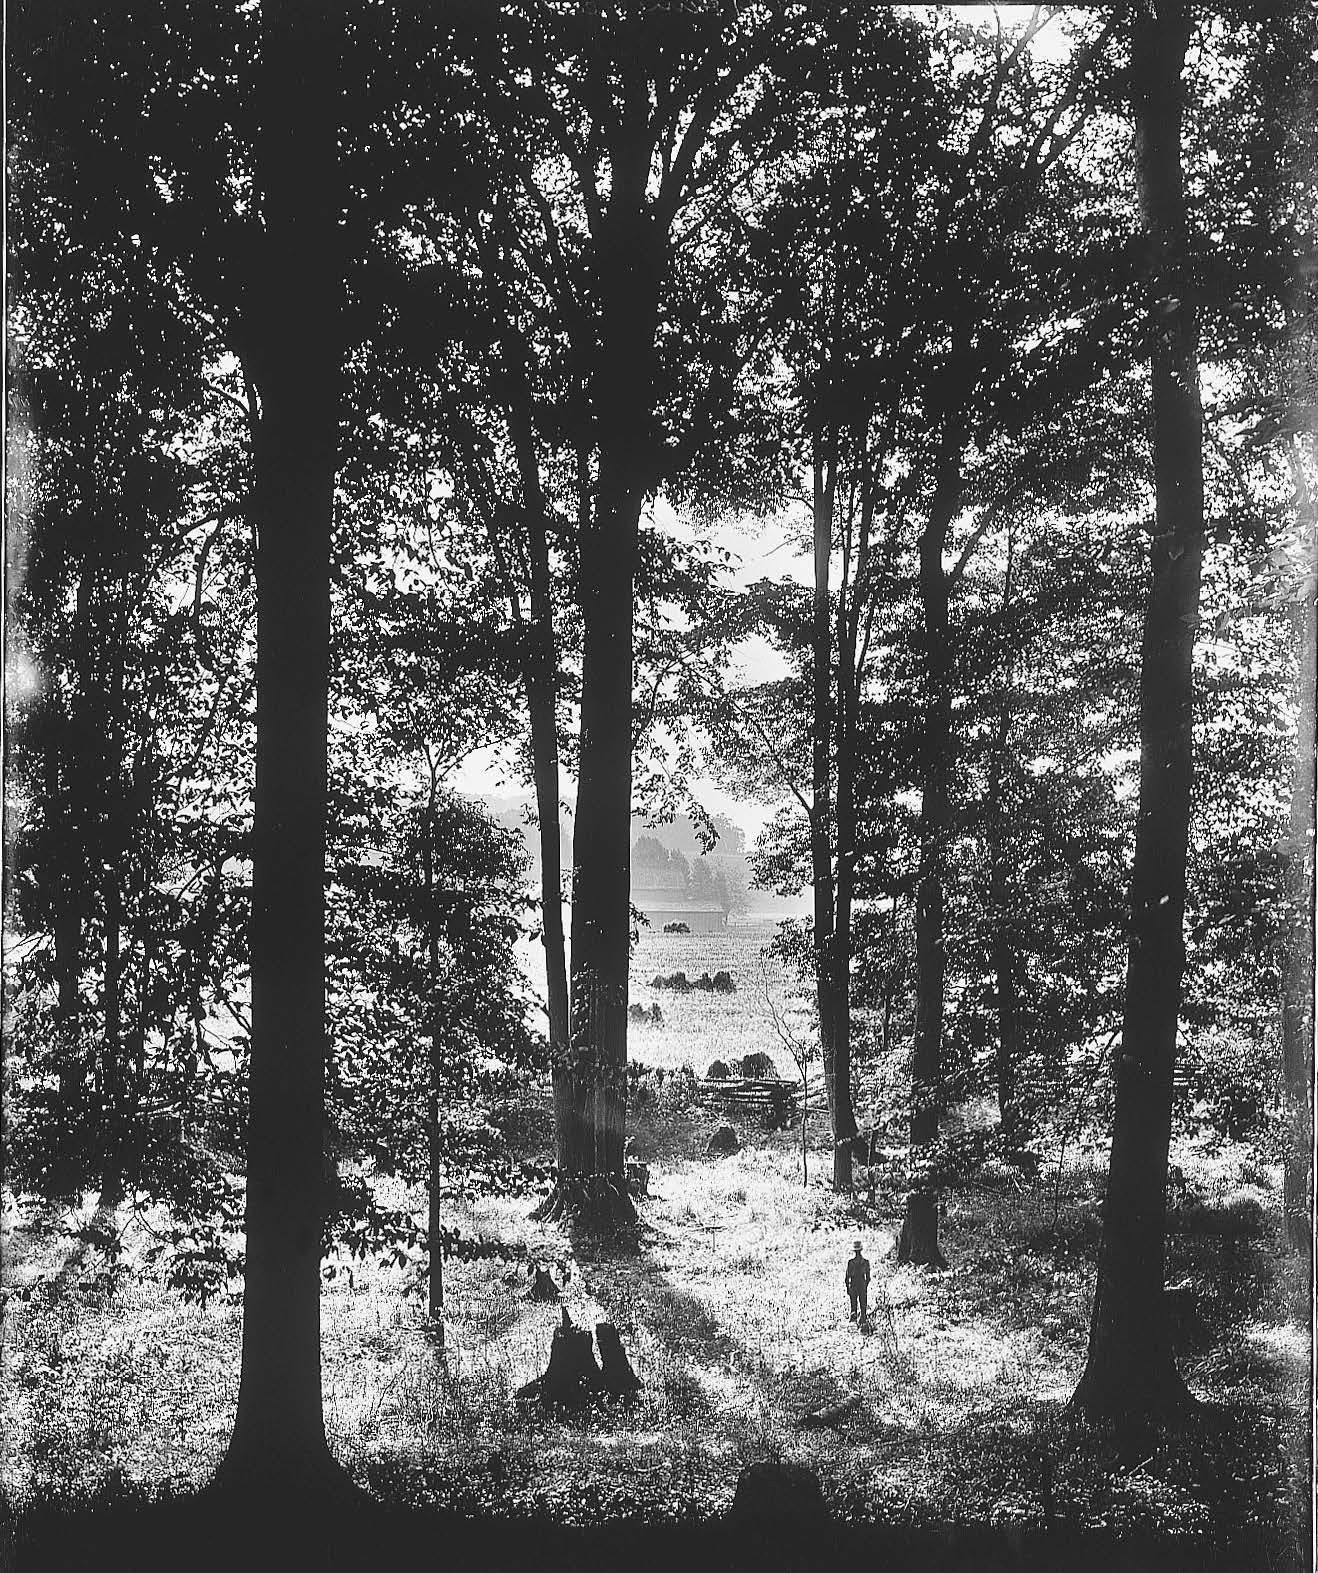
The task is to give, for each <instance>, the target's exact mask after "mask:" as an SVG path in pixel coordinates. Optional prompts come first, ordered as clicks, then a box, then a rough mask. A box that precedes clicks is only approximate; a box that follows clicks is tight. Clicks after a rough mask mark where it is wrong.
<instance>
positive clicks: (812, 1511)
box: [728, 1458, 829, 1529]
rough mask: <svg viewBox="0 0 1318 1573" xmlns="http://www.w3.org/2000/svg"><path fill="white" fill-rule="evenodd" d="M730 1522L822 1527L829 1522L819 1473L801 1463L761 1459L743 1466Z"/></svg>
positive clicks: (748, 1525) (773, 1525)
mask: <svg viewBox="0 0 1318 1573" xmlns="http://www.w3.org/2000/svg"><path fill="white" fill-rule="evenodd" d="M728 1522H729V1523H734V1524H740V1525H744V1526H746V1527H748V1528H749V1527H751V1526H757V1527H758V1526H764V1527H772V1528H794V1529H819V1528H822V1527H824V1526H826V1525H827V1524H828V1522H829V1515H828V1505H827V1503H825V1501H824V1493H823V1491H822V1490H821V1489H820V1486H819V1476H818V1475H816V1474H815V1472H814V1471H813V1470H811V1469H805V1468H803V1467H802V1466H801V1465H800V1464H783V1463H778V1462H776V1461H775V1460H773V1459H767V1458H766V1459H762V1460H761V1461H760V1462H759V1463H756V1464H751V1465H749V1466H748V1467H747V1468H745V1469H743V1470H742V1472H741V1475H740V1476H739V1478H738V1480H737V1492H736V1495H735V1496H734V1497H733V1499H732V1506H731V1507H730V1508H729V1509H728Z"/></svg>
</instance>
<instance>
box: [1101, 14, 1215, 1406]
mask: <svg viewBox="0 0 1318 1573" xmlns="http://www.w3.org/2000/svg"><path fill="white" fill-rule="evenodd" d="M1189 36H1190V19H1189V13H1188V8H1187V7H1186V6H1185V5H1183V4H1173V3H1165V0H1164V3H1160V4H1158V5H1157V6H1156V8H1154V7H1150V8H1149V9H1147V10H1146V9H1144V8H1141V9H1140V10H1139V11H1138V12H1137V13H1136V20H1135V25H1134V37H1133V40H1132V54H1133V65H1134V100H1135V102H1134V109H1135V163H1136V174H1137V179H1138V184H1139V194H1140V208H1141V213H1142V215H1143V220H1144V225H1145V228H1146V230H1147V232H1148V234H1149V237H1150V240H1151V243H1152V245H1151V279H1150V286H1151V288H1150V296H1151V298H1150V302H1149V305H1150V323H1151V333H1152V381H1151V388H1152V398H1153V472H1154V485H1155V492H1156V499H1157V512H1156V521H1155V525H1154V531H1153V538H1152V541H1151V543H1150V567H1151V572H1152V583H1151V585H1150V587H1149V599H1148V605H1147V607H1146V610H1145V616H1144V636H1143V644H1142V649H1141V670H1140V800H1139V818H1138V822H1137V826H1136V832H1135V857H1134V863H1133V866H1132V871H1131V897H1130V900H1131V919H1130V920H1131V936H1130V950H1129V956H1128V960H1127V965H1126V997H1125V1007H1124V1012H1123V1017H1122V1029H1121V1034H1122V1035H1121V1053H1120V1056H1119V1059H1118V1061H1117V1070H1116V1107H1115V1112H1114V1117H1113V1127H1112V1157H1111V1160H1110V1164H1109V1168H1108V1183H1107V1195H1106V1198H1105V1200H1104V1204H1103V1241H1102V1247H1101V1250H1100V1255H1099V1265H1098V1284H1097V1287H1096V1289H1095V1292H1094V1309H1093V1317H1092V1320H1091V1323H1090V1331H1089V1355H1088V1359H1087V1361H1086V1364H1085V1369H1084V1373H1083V1375H1082V1376H1081V1378H1080V1383H1079V1386H1078V1387H1077V1388H1076V1391H1075V1395H1074V1397H1073V1398H1072V1404H1073V1405H1074V1406H1075V1408H1077V1409H1079V1410H1081V1411H1083V1412H1085V1413H1087V1414H1089V1415H1091V1416H1094V1417H1101V1418H1105V1419H1110V1420H1113V1421H1117V1422H1121V1423H1123V1424H1124V1423H1130V1422H1139V1421H1142V1420H1144V1419H1147V1418H1149V1417H1151V1416H1154V1415H1160V1414H1168V1413H1171V1412H1173V1411H1175V1410H1176V1409H1179V1408H1180V1407H1182V1406H1183V1405H1184V1404H1185V1403H1186V1402H1188V1400H1189V1394H1188V1392H1187V1390H1186V1388H1185V1385H1184V1383H1183V1382H1182V1380H1181V1377H1180V1375H1179V1373H1178V1372H1177V1370H1176V1367H1175V1364H1174V1362H1173V1360H1172V1351H1171V1341H1170V1337H1169V1331H1168V1321H1167V1315H1166V1310H1165V1307H1164V1303H1163V1266H1164V1252H1165V1246H1166V1239H1165V1233H1166V1230H1165V1225H1166V1218H1165V1213H1166V1185H1167V1152H1168V1147H1169V1144H1170V1140H1171V1118H1172V1077H1173V1072H1174V1069H1175V1065H1176V1032H1177V1022H1178V1017H1179V1013H1180V1000H1181V980H1182V975H1183V973H1184V970H1185V942H1184V937H1183V933H1182V926H1183V919H1184V912H1185V864H1186V847H1187V844H1188V840H1189V827H1190V787H1191V776H1192V768H1193V669H1192V660H1193V655H1194V640H1195V632H1196V628H1197V625H1198V618H1199V578H1200V569H1201V563H1202V557H1203V533H1204V523H1203V454H1202V412H1201V409H1200V403H1199V367H1198V354H1197V347H1196V324H1195V310H1194V305H1193V291H1192V289H1191V288H1190V285H1189V280H1188V279H1187V277H1186V272H1185V257H1186V239H1187V231H1186V217H1185V198H1184V192H1183V187H1182V171H1181V111H1182V99H1183V91H1182V85H1181V72H1182V68H1183V65H1184V60H1185V49H1186V44H1187V42H1188V39H1189Z"/></svg>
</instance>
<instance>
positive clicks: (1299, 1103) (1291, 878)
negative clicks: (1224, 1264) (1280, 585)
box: [1281, 450, 1318, 1254]
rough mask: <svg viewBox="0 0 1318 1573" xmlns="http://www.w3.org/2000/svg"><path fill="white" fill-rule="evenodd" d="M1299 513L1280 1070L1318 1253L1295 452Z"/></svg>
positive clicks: (1314, 623)
mask: <svg viewBox="0 0 1318 1573" xmlns="http://www.w3.org/2000/svg"><path fill="white" fill-rule="evenodd" d="M1290 458H1291V473H1292V475H1293V477H1294V480H1295V493H1296V503H1297V512H1298V514H1299V518H1300V524H1301V527H1302V529H1303V530H1304V532H1305V539H1306V541H1307V542H1308V550H1309V556H1310V562H1309V568H1308V572H1307V573H1306V574H1305V581H1304V584H1303V585H1302V586H1301V589H1300V603H1299V608H1298V612H1297V616H1296V621H1297V624H1298V628H1297V639H1296V653H1297V656H1298V658H1299V670H1298V674H1297V675H1298V681H1297V689H1298V698H1299V706H1298V710H1299V715H1298V727H1297V733H1296V739H1295V770H1294V775H1293V777H1292V781H1291V823H1290V849H1289V855H1288V857H1287V861H1286V931H1285V939H1284V945H1285V951H1284V955H1283V960H1282V1004H1281V1065H1282V1082H1283V1086H1284V1088H1285V1096H1286V1164H1285V1184H1284V1191H1283V1195H1284V1206H1285V1215H1286V1238H1287V1240H1288V1241H1289V1243H1290V1245H1291V1248H1292V1250H1296V1251H1305V1252H1308V1253H1310V1254H1312V1252H1313V1172H1312V1171H1313V1023H1314V1015H1313V982H1314V979H1313V938H1314V935H1313V913H1314V800H1315V779H1314V778H1315V767H1314V715H1315V697H1314V687H1315V668H1318V572H1316V571H1315V565H1314V563H1313V560H1312V558H1313V553H1314V552H1315V550H1318V517H1315V512H1314V507H1313V501H1312V497H1311V495H1310V491H1309V486H1308V483H1307V480H1306V477H1305V474H1304V466H1303V461H1302V459H1301V457H1300V455H1299V454H1298V453H1297V452H1296V451H1294V450H1292V452H1291V456H1290Z"/></svg>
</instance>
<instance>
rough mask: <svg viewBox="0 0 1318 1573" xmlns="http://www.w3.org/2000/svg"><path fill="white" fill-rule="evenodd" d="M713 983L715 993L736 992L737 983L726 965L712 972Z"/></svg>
mask: <svg viewBox="0 0 1318 1573" xmlns="http://www.w3.org/2000/svg"><path fill="white" fill-rule="evenodd" d="M713 984H714V992H715V994H735V993H736V992H737V985H736V983H735V982H734V981H733V977H732V974H731V973H730V972H729V971H728V970H727V968H726V967H721V968H720V969H719V970H718V971H717V972H716V973H715V974H714V979H713Z"/></svg>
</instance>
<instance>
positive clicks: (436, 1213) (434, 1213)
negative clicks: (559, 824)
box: [421, 752, 444, 1360]
mask: <svg viewBox="0 0 1318 1573" xmlns="http://www.w3.org/2000/svg"><path fill="white" fill-rule="evenodd" d="M426 763H427V765H428V766H429V770H430V781H429V786H428V791H427V795H426V824H425V832H424V834H423V836H422V840H421V873H422V887H423V889H424V890H425V900H426V960H427V962H428V964H429V968H430V1063H429V1066H428V1075H427V1079H426V1200H427V1209H426V1258H427V1260H426V1266H427V1267H428V1269H429V1285H428V1290H427V1304H426V1309H427V1311H428V1312H429V1315H430V1320H431V1321H432V1322H433V1323H434V1329H433V1330H434V1332H435V1335H436V1342H437V1344H438V1348H439V1357H440V1359H441V1360H443V1358H444V1240H443V1227H444V1218H443V1209H442V1206H441V1198H440V1193H439V1177H440V1174H441V1172H442V1166H443V1162H444V1148H443V1143H442V1141H441V1137H440V1128H439V1111H440V1097H439V1090H440V1087H439V1084H440V1053H441V1051H442V1048H443V1041H444V1040H443V1023H442V1021H441V1020H440V1010H439V982H440V971H439V914H438V912H437V911H436V909H435V839H436V825H435V801H436V798H437V797H438V795H439V766H438V764H437V763H436V761H435V760H434V759H432V758H431V756H430V754H429V752H427V754H426Z"/></svg>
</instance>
